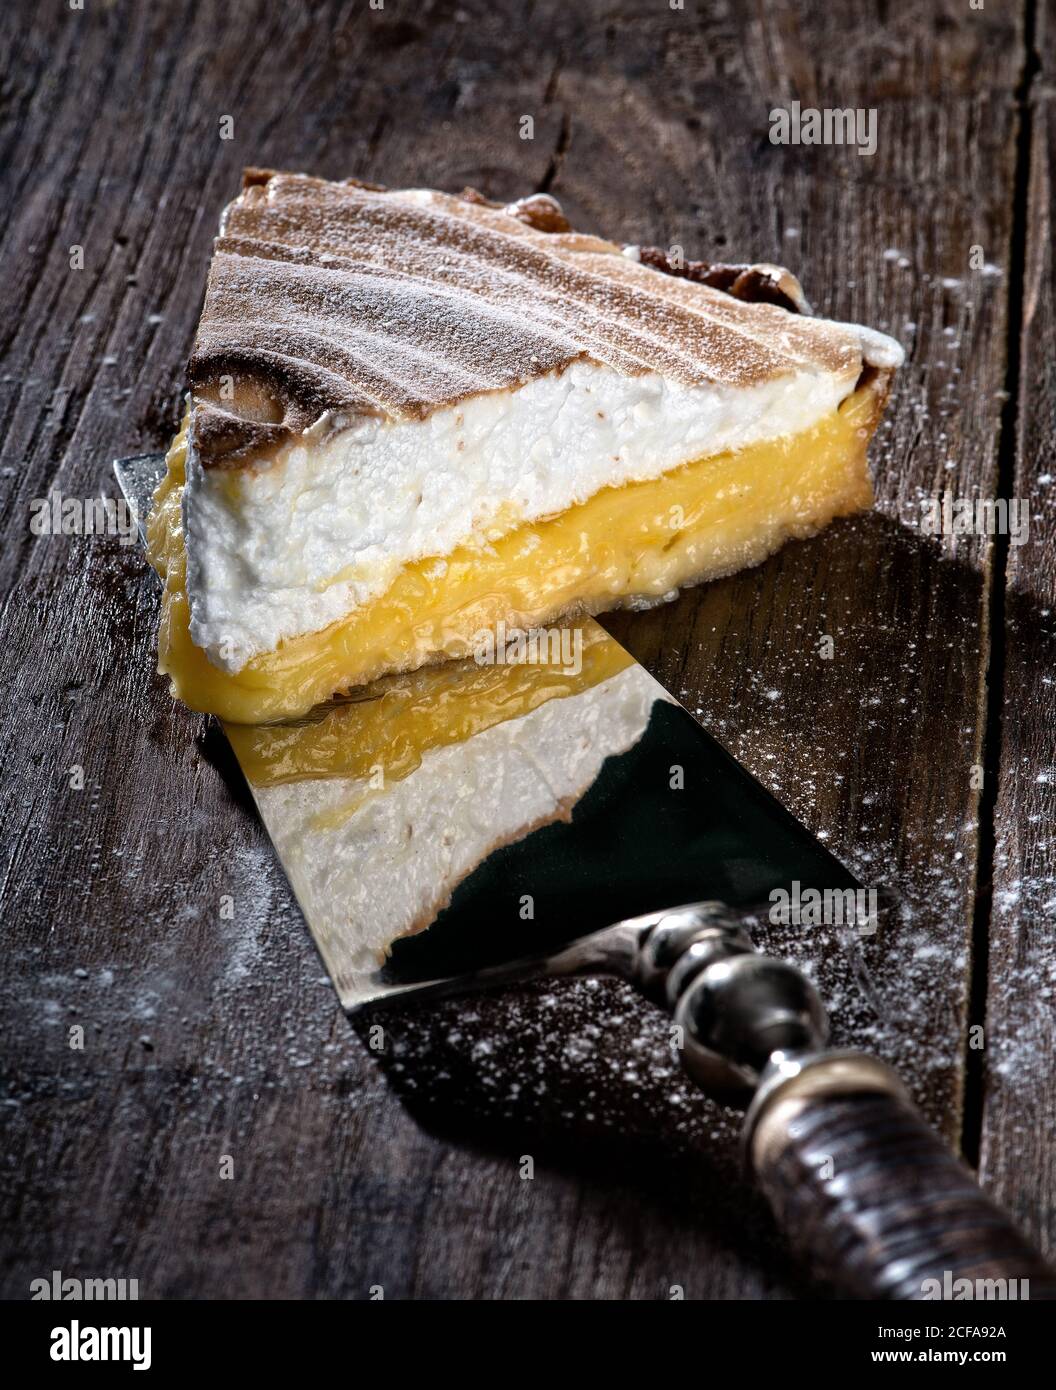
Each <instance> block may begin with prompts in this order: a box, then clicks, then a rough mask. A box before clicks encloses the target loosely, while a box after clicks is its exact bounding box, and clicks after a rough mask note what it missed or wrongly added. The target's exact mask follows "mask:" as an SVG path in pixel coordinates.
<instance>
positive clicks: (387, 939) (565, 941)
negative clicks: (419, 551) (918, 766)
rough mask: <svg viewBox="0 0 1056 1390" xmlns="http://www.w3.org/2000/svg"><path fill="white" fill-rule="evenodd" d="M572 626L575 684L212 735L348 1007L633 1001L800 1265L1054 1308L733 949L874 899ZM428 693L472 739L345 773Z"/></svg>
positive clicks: (667, 700)
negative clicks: (525, 994) (739, 1150)
mask: <svg viewBox="0 0 1056 1390" xmlns="http://www.w3.org/2000/svg"><path fill="white" fill-rule="evenodd" d="M163 471H164V459H163V457H162V456H161V455H155V454H151V455H144V456H140V457H137V458H129V459H122V460H119V461H118V462H117V463H115V472H116V475H117V479H118V483H119V485H120V487H121V490H122V492H123V494H124V496H125V499H126V501H127V502H128V503H129V505H130V506H131V507H132V509H133V511H134V513H135V514H136V517H137V520H138V522H139V524H140V530H141V534H142V531H143V525H144V521H145V518H146V515H147V512H148V509H149V503H150V497H151V494H152V492H153V490H154V487H155V486H156V484H157V482H158V481H159V479H160V478H161V476H162V473H163ZM569 631H570V632H573V633H574V632H577V631H578V632H579V633H580V637H581V639H582V640H583V643H584V645H583V646H582V647H581V649H580V651H579V655H578V662H579V671H578V672H577V673H576V674H575V676H574V678H573V677H572V676H570V677H569V680H568V684H567V686H566V687H561V688H560V689H558V691H557V693H554V691H553V690H551V689H550V688H549V687H546V688H545V689H543V695H542V697H540V695H539V690H540V686H539V678H538V677H537V675H536V673H534V672H531V673H529V675H528V676H525V674H524V670H523V665H522V664H510V665H508V666H505V667H503V666H502V663H501V662H500V664H499V669H493V670H491V671H490V672H489V673H488V674H487V676H486V677H482V676H481V675H480V673H479V669H478V670H474V665H475V663H472V662H467V663H461V664H460V666H459V668H456V667H454V666H452V667H449V668H433V671H432V673H425V674H423V675H422V676H421V677H420V678H417V679H418V680H419V685H418V686H417V687H415V688H414V689H413V690H412V691H411V694H410V696H408V694H407V689H406V688H405V687H404V686H398V687H397V688H396V689H395V693H393V687H392V686H391V684H390V685H388V686H386V685H384V684H383V683H381V682H379V683H377V684H376V686H373V687H368V688H366V689H365V690H363V691H360V692H358V693H356V694H355V695H354V696H351V697H349V698H347V699H346V700H343V701H337V702H334V704H332V705H330V706H326V707H324V708H322V709H320V710H318V711H316V712H315V713H314V714H313V715H312V716H311V717H309V718H308V719H306V720H301V721H297V722H296V723H294V724H289V725H281V726H273V727H271V728H270V729H247V728H245V727H239V726H235V727H232V728H229V729H226V730H225V732H227V734H228V737H229V739H230V741H231V743H232V746H233V748H234V749H235V752H236V755H237V756H238V758H239V762H240V765H241V766H242V769H243V772H244V773H245V774H246V778H247V782H248V783H249V785H250V788H251V790H252V792H253V795H254V798H255V800H256V803H257V806H258V809H259V811H260V814H261V818H262V820H263V823H264V825H265V827H266V829H267V831H268V833H269V835H270V836H271V838H272V841H273V843H274V845H275V847H276V850H277V852H278V854H279V858H280V860H281V862H282V864H283V867H284V869H285V870H286V872H287V876H288V877H289V879H290V882H291V885H292V887H293V889H294V892H295V893H296V895H297V898H298V901H299V903H300V906H301V908H302V911H303V913H304V916H305V919H306V921H307V924H308V927H309V930H310V931H311V933H312V936H313V938H314V940H315V943H316V945H317V947H318V949H319V952H320V954H321V956H322V958H323V961H324V963H325V964H326V967H327V969H328V971H329V973H330V976H331V979H332V980H333V982H334V985H335V988H336V989H337V993H338V996H339V998H340V1001H341V1004H342V1006H343V1007H344V1009H345V1010H346V1011H347V1012H348V1013H349V1014H350V1015H351V1014H356V1013H358V1012H359V1011H361V1010H369V1009H378V1008H382V1007H384V1006H385V1004H386V1003H387V1002H392V1001H397V1000H398V1001H400V1002H401V1003H405V1002H407V1001H408V1000H421V1001H423V1002H425V1001H428V1000H430V999H436V998H438V997H441V996H448V995H454V994H463V993H466V992H470V991H474V990H478V989H497V988H500V987H509V986H514V985H517V984H519V983H523V982H525V981H528V980H532V979H538V978H541V977H560V976H582V975H611V976H617V977H620V978H622V979H625V980H627V981H630V982H631V983H632V984H633V985H635V986H637V988H638V989H639V990H640V991H641V992H642V993H643V994H644V995H645V996H646V997H647V998H648V999H649V1000H651V1001H652V1002H653V1003H654V1004H655V1005H656V1006H658V1007H659V1008H661V1009H664V1010H666V1011H668V1012H669V1013H670V1014H671V1015H672V1017H673V1021H674V1025H675V1029H676V1032H675V1037H676V1040H677V1043H678V1045H679V1046H680V1049H681V1058H682V1062H683V1065H684V1067H685V1069H686V1071H687V1072H688V1073H689V1075H690V1076H691V1077H692V1078H693V1079H694V1080H695V1081H696V1082H697V1083H698V1084H699V1085H700V1086H701V1088H702V1089H703V1090H704V1091H706V1092H707V1093H708V1094H710V1095H712V1096H715V1097H718V1098H720V1099H722V1100H724V1101H726V1102H727V1103H729V1104H731V1105H735V1106H740V1107H743V1108H744V1109H745V1112H746V1113H745V1120H744V1126H743V1145H744V1157H745V1165H746V1170H747V1172H748V1173H749V1174H750V1175H751V1176H752V1177H753V1178H754V1180H755V1181H757V1182H758V1184H759V1186H760V1187H761V1189H762V1191H763V1192H764V1194H765V1195H766V1198H767V1200H768V1202H769V1204H770V1207H771V1208H772V1210H773V1212H774V1215H775V1217H776V1218H777V1221H778V1223H779V1224H780V1225H781V1227H782V1228H783V1230H784V1232H785V1234H786V1235H787V1237H788V1239H789V1241H790V1242H791V1243H792V1245H793V1246H794V1247H796V1248H797V1249H798V1250H799V1251H800V1253H801V1254H802V1255H803V1257H804V1258H805V1259H806V1261H807V1263H808V1266H809V1268H810V1269H811V1271H812V1273H814V1274H815V1275H820V1276H821V1277H823V1278H826V1279H828V1280H830V1281H831V1282H833V1283H834V1284H836V1285H838V1286H839V1287H841V1288H842V1289H843V1290H845V1291H846V1292H849V1293H851V1294H853V1295H856V1296H858V1297H864V1298H884V1299H920V1298H927V1297H942V1296H943V1291H944V1290H945V1291H948V1290H949V1289H950V1288H951V1287H953V1288H954V1289H957V1288H962V1287H965V1286H962V1285H958V1284H957V1283H956V1281H958V1280H969V1281H973V1287H975V1284H974V1281H977V1280H1012V1279H1015V1280H1021V1281H1022V1280H1026V1281H1028V1284H1027V1289H1028V1290H1029V1293H1028V1294H1027V1296H1030V1297H1033V1298H1039V1297H1054V1296H1056V1279H1054V1276H1053V1274H1052V1272H1051V1271H1050V1270H1049V1269H1048V1267H1047V1266H1046V1265H1045V1264H1044V1262H1043V1261H1042V1260H1041V1258H1040V1257H1039V1256H1038V1255H1037V1254H1036V1253H1035V1252H1034V1251H1033V1250H1032V1249H1031V1248H1030V1246H1029V1245H1028V1244H1027V1242H1026V1241H1025V1240H1024V1239H1023V1237H1022V1236H1021V1235H1020V1234H1019V1233H1018V1231H1017V1230H1016V1229H1015V1227H1014V1226H1013V1225H1012V1223H1011V1222H1010V1221H1009V1220H1008V1218H1007V1217H1006V1216H1005V1215H1004V1214H1003V1213H1002V1212H1001V1211H999V1210H998V1209H997V1208H996V1207H995V1206H994V1205H993V1204H992V1203H991V1202H990V1201H989V1199H988V1198H987V1197H986V1196H985V1195H984V1194H983V1193H982V1191H981V1190H980V1189H979V1187H978V1186H977V1185H976V1183H975V1181H974V1179H973V1177H972V1175H971V1173H970V1172H969V1171H968V1169H967V1168H966V1167H964V1166H963V1165H962V1164H961V1163H960V1162H959V1161H958V1159H957V1158H955V1156H954V1155H953V1153H952V1152H950V1150H949V1149H948V1148H947V1147H946V1146H945V1145H944V1144H943V1143H942V1141H941V1140H940V1139H939V1138H938V1136H937V1135H936V1134H935V1133H934V1132H933V1131H932V1130H931V1129H930V1128H929V1127H928V1126H927V1124H926V1123H925V1122H924V1120H923V1119H922V1117H921V1116H920V1114H919V1113H918V1112H917V1110H916V1109H915V1107H914V1105H913V1103H912V1102H911V1100H910V1098H909V1096H908V1094H907V1092H906V1090H905V1088H904V1086H903V1085H902V1083H901V1081H900V1080H899V1078H898V1076H897V1075H896V1074H895V1073H894V1072H893V1071H892V1070H891V1069H890V1067H888V1066H887V1065H886V1064H885V1063H883V1062H882V1061H881V1060H879V1059H878V1058H875V1057H871V1056H869V1055H868V1054H866V1053H862V1052H854V1051H848V1050H842V1049H833V1048H830V1047H828V1046H827V1034H828V1030H827V1022H826V1015H825V1010H824V1008H823V1005H822V1002H821V1000H820V998H819V997H818V994H817V991H816V990H815V988H814V986H813V984H812V983H811V981H810V980H809V979H808V978H807V977H806V976H805V974H804V973H803V972H802V971H800V970H799V969H798V968H797V967H795V966H794V965H792V964H790V963H788V962H785V961H782V960H779V959H775V958H771V957H769V956H767V955H765V954H762V953H761V952H760V951H758V950H757V949H756V947H755V945H754V944H753V928H754V927H758V926H759V925H760V924H761V923H762V922H765V920H766V919H767V917H768V916H769V918H770V920H774V917H773V914H774V913H775V912H777V913H781V912H784V913H786V914H787V913H789V912H792V911H795V910H796V907H797V906H798V905H801V904H803V903H805V902H808V901H810V902H812V903H815V904H816V903H819V902H820V903H822V904H824V905H826V906H827V908H828V909H829V910H835V911H837V912H843V913H844V918H843V920H844V921H845V923H846V931H847V933H848V936H849V938H850V939H851V940H852V941H853V939H854V936H855V934H856V933H863V932H870V931H872V930H875V920H874V916H873V913H874V911H875V900H874V899H872V898H870V895H869V893H868V890H867V889H866V888H865V887H864V886H863V885H862V884H861V883H859V882H858V881H857V880H856V879H855V878H854V876H853V875H851V874H850V873H848V871H847V870H846V869H845V868H844V867H843V866H842V865H841V864H840V863H839V862H838V861H837V860H836V859H835V858H834V857H833V856H832V855H831V854H830V853H829V852H828V851H827V850H826V849H825V848H824V847H823V846H822V845H821V844H820V843H819V842H818V841H817V840H816V839H814V837H813V836H811V835H810V834H809V833H808V832H807V831H806V830H805V829H804V828H803V827H802V826H801V825H800V824H799V823H798V822H797V821H796V820H795V819H794V818H793V817H792V816H790V815H789V813H788V812H787V811H785V810H784V808H783V807H782V806H780V804H779V803H778V802H777V801H775V800H774V798H773V797H772V796H770V794H769V793H768V792H767V791H766V790H765V789H764V788H763V787H762V786H760V784H759V783H758V782H756V781H755V779H754V778H752V777H751V776H750V775H749V774H748V773H747V772H746V771H745V770H744V769H743V768H741V767H740V766H739V764H737V763H736V762H735V761H734V759H733V758H731V757H730V756H729V754H727V753H726V752H725V751H724V750H723V749H722V748H721V747H720V746H719V744H717V743H716V742H715V741H714V740H713V739H712V738H711V737H710V736H709V735H708V734H707V733H706V731H705V730H703V729H702V728H701V727H700V726H699V725H698V724H697V722H696V721H695V720H694V719H693V718H692V717H691V716H690V715H689V714H688V712H687V711H685V710H684V709H683V708H682V707H681V706H680V705H679V704H678V703H677V702H675V701H674V700H673V699H672V698H671V697H670V696H669V695H668V694H667V693H666V692H665V691H664V690H663V689H662V687H661V686H660V685H659V684H657V683H656V682H655V681H654V680H653V679H652V677H650V676H649V675H648V673H646V672H645V671H644V669H643V668H642V667H640V666H638V665H637V664H636V663H634V662H633V661H632V660H631V658H630V657H629V656H628V655H627V654H626V653H625V652H623V649H622V648H620V647H619V646H618V644H616V643H615V642H614V641H613V639H611V638H609V637H607V636H606V635H605V634H604V633H603V632H602V631H601V629H600V628H598V627H597V625H596V624H593V623H592V622H590V621H589V620H587V621H584V622H582V623H580V624H579V625H578V626H577V627H576V628H570V629H569ZM504 650H505V649H504ZM569 650H571V648H570V649H569ZM567 654H568V653H567V652H566V653H565V655H567ZM492 656H493V657H494V652H493V653H492ZM574 664H575V663H574V662H569V663H568V669H569V671H571V670H572V669H573V666H574ZM592 673H593V674H592ZM482 681H483V685H482ZM430 682H433V683H434V684H433V685H432V686H430ZM482 689H484V690H486V702H485V701H484V699H483V698H482V696H481V694H480V692H481V690H482ZM408 699H409V700H410V702H411V703H410V704H409V705H407V704H406V701H407V700H408ZM384 700H388V701H389V704H388V705H384V706H383V705H382V703H381V702H382V701H384ZM401 700H403V701H404V702H405V705H404V706H401V705H400V703H399V702H400V701H401ZM440 701H445V702H447V707H449V708H450V709H451V710H452V711H453V713H454V715H455V716H457V721H458V723H457V727H458V729H459V731H460V733H462V734H464V735H465V736H464V737H459V738H456V739H450V738H449V739H446V740H435V739H434V746H433V747H432V748H431V752H430V754H429V756H428V757H422V758H421V759H419V760H418V762H417V763H416V762H415V760H414V759H413V758H412V759H411V760H410V762H409V763H407V765H406V766H405V767H403V768H402V769H401V775H400V776H399V777H398V778H396V780H392V779H391V778H389V779H386V776H385V769H384V767H383V766H382V765H381V763H380V761H379V764H378V766H376V767H374V766H371V767H369V769H368V768H366V767H364V766H363V762H364V756H366V757H369V752H368V753H367V754H366V755H364V751H363V747H362V745H363V744H364V743H365V742H366V741H368V732H367V731H368V729H370V728H373V727H374V723H372V721H374V722H375V723H376V721H377V720H378V718H379V711H382V712H384V711H385V710H388V709H389V708H390V707H392V708H394V709H396V711H397V713H398V714H399V713H400V712H401V711H402V710H404V709H405V708H409V709H412V711H413V713H414V717H415V718H419V719H425V720H427V721H428V720H429V719H430V718H431V715H432V713H433V712H434V711H435V709H436V708H437V707H438V704H439V702H440ZM393 702H395V703H393ZM511 708H512V709H513V715H512V717H511V713H510V711H511ZM430 727H433V726H432V725H431V726H430ZM434 732H435V729H434ZM352 755H354V756H352ZM328 759H329V760H330V762H329V763H328V762H327V760H328ZM346 764H347V766H346ZM335 772H336V774H337V775H335ZM456 808H458V809H460V813H461V816H460V819H459V821H458V822H457V823H458V826H459V829H458V831H457V833H452V831H451V829H450V826H451V821H452V817H453V815H454V813H455V810H456ZM951 1281H952V1282H951ZM992 1287H994V1288H997V1287H999V1286H996V1285H995V1286H992ZM1006 1287H1007V1286H1006ZM1013 1287H1016V1286H1013ZM1018 1287H1019V1288H1020V1289H1021V1290H1022V1288H1023V1286H1022V1285H1019V1286H1018ZM947 1296H948V1295H947ZM975 1296H981V1295H979V1294H976V1295H975ZM993 1296H997V1295H993ZM1005 1296H1007V1294H1006V1295H1005ZM1013 1296H1014V1295H1013ZM1020 1296H1024V1294H1023V1293H1022V1292H1021V1294H1020Z"/></svg>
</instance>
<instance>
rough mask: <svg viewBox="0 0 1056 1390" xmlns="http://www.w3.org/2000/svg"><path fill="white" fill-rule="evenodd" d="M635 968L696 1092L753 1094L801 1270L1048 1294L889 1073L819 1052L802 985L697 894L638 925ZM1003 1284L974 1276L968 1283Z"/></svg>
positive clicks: (928, 1290)
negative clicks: (667, 1019) (667, 1022)
mask: <svg viewBox="0 0 1056 1390" xmlns="http://www.w3.org/2000/svg"><path fill="white" fill-rule="evenodd" d="M635 978H636V980H637V982H638V984H639V985H640V986H641V988H642V989H643V990H644V991H645V992H646V993H647V994H649V995H650V996H651V997H652V998H653V999H655V1000H656V1002H658V1003H660V1004H662V1005H665V1006H666V1007H667V1008H669V1009H670V1010H671V1011H672V1012H673V1014H674V1018H675V1022H676V1023H677V1024H679V1025H680V1026H681V1028H682V1029H683V1053H682V1055H683V1061H684V1064H685V1066H686V1069H687V1070H688V1071H689V1073H690V1075H691V1076H693V1077H694V1078H695V1079H696V1080H697V1081H699V1082H700V1084H701V1085H702V1086H703V1087H704V1088H705V1089H706V1090H708V1091H709V1092H711V1093H713V1094H714V1093H719V1094H727V1095H734V1094H737V1093H739V1094H741V1095H743V1094H745V1093H746V1092H748V1091H754V1092H755V1097H754V1099H753V1101H752V1103H751V1105H750V1107H749V1110H748V1114H747V1117H746V1121H745V1135H744V1137H745V1152H746V1158H747V1161H748V1163H749V1165H750V1167H751V1169H752V1170H753V1171H754V1173H755V1174H756V1176H757V1178H758V1180H759V1183H760V1185H761V1187H762V1189H763V1191H764V1192H765V1194H766V1196H767V1199H768V1201H769V1203H770V1206H771V1208H772V1209H773V1212H774V1215H775V1216H776V1217H777V1220H778V1222H779V1223H780V1225H781V1226H782V1228H783V1229H784V1231H785V1234H786V1235H787V1237H788V1238H789V1240H790V1241H791V1243H792V1244H793V1245H794V1246H795V1247H796V1248H797V1249H798V1250H799V1251H800V1252H801V1253H802V1254H803V1255H804V1256H806V1258H807V1259H808V1261H809V1263H810V1267H811V1268H812V1270H813V1271H814V1272H815V1273H817V1274H819V1275H821V1276H822V1277H824V1278H827V1279H830V1280H832V1281H833V1282H836V1283H839V1284H840V1285H842V1286H843V1287H844V1288H845V1289H846V1290H847V1291H848V1292H850V1293H852V1294H855V1295H856V1296H858V1297H861V1298H884V1299H922V1298H953V1297H956V1296H957V1295H958V1293H960V1294H961V1295H962V1296H964V1293H965V1291H966V1286H965V1285H964V1284H959V1283H958V1282H957V1281H959V1280H969V1281H971V1284H972V1296H974V1297H986V1296H987V1291H989V1296H991V1297H998V1296H1002V1295H1003V1296H1004V1297H1013V1298H1016V1297H1018V1298H1032V1299H1039V1298H1056V1275H1054V1274H1053V1272H1052V1270H1050V1269H1049V1268H1048V1267H1047V1266H1046V1264H1045V1263H1044V1261H1043V1260H1042V1259H1041V1257H1040V1256H1039V1255H1037V1254H1036V1253H1035V1252H1034V1251H1033V1250H1032V1249H1031V1248H1030V1246H1029V1245H1028V1244H1027V1242H1026V1241H1025V1240H1024V1239H1023V1237H1022V1236H1021V1235H1020V1234H1019V1232H1018V1231H1017V1230H1016V1228H1015V1227H1014V1226H1013V1225H1012V1223H1011V1222H1010V1221H1009V1219H1008V1218H1007V1217H1006V1216H1005V1215H1004V1213H1003V1212H1001V1211H999V1210H998V1208H997V1207H995V1206H994V1204H993V1203H992V1202H991V1201H990V1200H989V1199H988V1198H987V1197H986V1196H984V1194H983V1193H982V1192H981V1191H980V1189H979V1187H978V1186H977V1185H976V1183H975V1181H974V1179H973V1177H972V1175H971V1174H970V1173H969V1171H968V1169H967V1168H965V1167H964V1165H963V1164H961V1163H960V1162H959V1161H958V1160H957V1159H956V1158H955V1157H954V1156H953V1154H952V1153H951V1152H950V1151H949V1150H948V1149H947V1148H946V1146H945V1145H944V1144H943V1143H942V1142H941V1140H940V1139H939V1138H938V1136H937V1135H935V1134H934V1132H933V1131H932V1130H931V1129H929V1128H928V1126H927V1125H926V1124H925V1123H924V1121H923V1119H922V1118H921V1117H920V1115H919V1114H918V1112H917V1111H916V1109H915V1108H914V1107H913V1105H912V1103H911V1101H910V1099H909V1097H908V1095H907V1094H906V1092H905V1090H904V1088H903V1086H902V1083H901V1082H900V1081H899V1079H898V1077H897V1076H896V1075H895V1073H894V1072H893V1071H891V1070H890V1068H888V1067H886V1066H884V1065H883V1064H882V1063H880V1062H878V1061H876V1060H875V1059H874V1058H871V1057H868V1056H866V1055H864V1054H862V1053H850V1052H832V1051H827V1050H826V1049H825V1041H826V1036H827V1022H826V1018H825V1012H824V1009H823V1008H822V1005H821V1001H820V1000H819V999H818V996H817V994H816V993H815V991H814V987H813V986H812V985H811V983H810V981H809V980H807V978H806V977H805V976H804V975H803V974H802V973H801V972H800V971H799V970H797V969H796V968H795V967H794V966H792V965H789V964H787V963H786V962H783V961H778V960H771V959H769V958H767V957H766V956H760V955H758V954H757V953H756V952H755V950H754V948H753V946H752V943H751V940H750V938H749V937H748V935H747V933H746V932H745V930H744V928H743V926H742V924H741V923H740V921H739V920H738V919H737V918H736V916H735V915H734V914H732V913H730V912H729V910H728V909H726V908H724V907H723V906H722V905H721V904H714V903H700V904H694V905H693V906H691V907H687V908H681V909H678V910H677V911H674V912H670V913H666V914H664V915H663V916H661V917H659V918H658V919H657V920H656V921H655V923H654V924H653V925H652V926H651V927H650V928H649V929H648V930H647V931H646V932H645V933H644V934H643V935H642V937H641V938H640V944H639V948H638V958H637V963H636V968H635ZM995 1280H1004V1281H1015V1282H1013V1283H1006V1284H1005V1286H1004V1287H1003V1288H1002V1287H1001V1286H1000V1285H996V1284H990V1283H989V1282H988V1283H987V1284H985V1285H983V1287H982V1288H980V1286H979V1285H978V1284H977V1282H976V1281H995Z"/></svg>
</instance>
